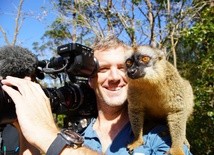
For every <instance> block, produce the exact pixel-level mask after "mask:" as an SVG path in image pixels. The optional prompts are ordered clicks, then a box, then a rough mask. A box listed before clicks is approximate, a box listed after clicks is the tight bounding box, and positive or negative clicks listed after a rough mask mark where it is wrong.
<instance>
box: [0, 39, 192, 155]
mask: <svg viewBox="0 0 214 155" xmlns="http://www.w3.org/2000/svg"><path fill="white" fill-rule="evenodd" d="M93 49H94V54H95V57H96V58H97V59H98V61H99V71H98V73H97V76H96V77H94V78H92V79H90V85H91V87H92V88H93V89H94V90H95V93H96V96H97V109H98V117H97V118H96V119H94V120H93V121H92V123H91V124H90V125H89V126H88V127H87V129H86V130H85V132H84V133H83V138H84V146H83V147H79V148H77V149H75V148H73V147H65V148H64V149H62V152H61V150H60V152H61V154H78V155H81V154H89V155H94V154H107V155H110V154H122V155H125V154H129V151H128V150H127V149H126V146H127V144H128V143H129V142H130V141H131V140H132V139H133V134H132V132H131V127H130V123H129V118H128V113H127V102H126V98H127V80H126V76H125V68H124V61H125V55H126V54H127V51H129V47H128V46H126V45H125V44H124V43H122V42H120V41H119V40H117V39H116V38H114V37H106V38H102V39H99V40H97V41H96V42H95V44H94V46H93ZM2 83H3V86H2V88H3V89H4V90H5V91H6V92H7V93H8V94H9V95H10V96H11V98H12V99H13V101H14V102H15V105H16V113H17V118H18V122H19V125H20V129H21V131H22V133H23V136H24V137H25V138H23V142H22V143H24V144H28V146H31V145H33V146H34V147H36V148H38V149H40V150H41V151H42V152H44V153H46V152H47V151H50V150H51V149H50V148H52V149H56V150H57V149H58V148H59V147H60V143H53V142H56V137H58V136H57V133H59V132H60V131H59V129H58V127H57V126H56V124H55V123H54V119H53V117H52V113H51V108H50V103H49V100H48V98H47V97H46V96H45V94H44V92H43V90H42V89H41V87H40V86H39V85H38V84H36V83H33V82H31V81H30V80H25V79H19V78H14V77H7V78H6V79H5V80H2ZM11 85H12V86H16V87H17V88H18V90H19V91H17V90H15V89H13V88H12V87H10V86H11ZM150 124H152V123H150ZM148 129H149V130H148V132H147V134H146V135H144V139H145V142H146V143H145V145H142V146H140V147H139V148H137V149H135V150H134V151H133V153H134V154H135V153H136V154H138V155H139V154H142V155H143V154H145V155H149V154H157V155H158V154H165V153H166V152H167V151H168V150H169V148H170V136H169V134H168V132H167V127H166V126H165V125H156V126H155V127H154V126H153V125H149V127H148ZM29 143H30V144H31V145H29ZM53 144H57V145H53ZM24 146H26V145H24ZM34 147H31V149H28V148H27V147H25V149H22V150H23V154H24V153H26V152H27V153H28V154H29V153H30V152H31V153H32V152H33V151H34V149H35V148H34ZM49 147H50V148H49ZM57 151H59V150H57ZM184 151H185V152H186V154H190V153H189V151H188V149H187V148H186V146H184ZM53 153H54V152H53ZM49 154H50V153H49Z"/></svg>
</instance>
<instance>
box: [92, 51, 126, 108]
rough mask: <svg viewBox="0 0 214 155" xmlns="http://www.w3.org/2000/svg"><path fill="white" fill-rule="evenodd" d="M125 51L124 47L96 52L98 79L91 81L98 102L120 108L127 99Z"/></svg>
mask: <svg viewBox="0 0 214 155" xmlns="http://www.w3.org/2000/svg"><path fill="white" fill-rule="evenodd" d="M125 50H126V49H124V48H123V47H117V48H110V49H105V50H102V49H101V50H99V51H95V57H96V58H97V59H98V61H99V67H100V68H99V71H98V73H97V77H95V78H93V79H92V80H91V86H92V87H93V88H94V90H95V92H96V94H97V96H98V98H97V99H98V102H99V103H100V102H101V103H105V104H107V105H109V106H120V105H122V104H123V103H124V102H125V101H126V98H127V87H128V86H127V79H126V76H125V67H124V62H125Z"/></svg>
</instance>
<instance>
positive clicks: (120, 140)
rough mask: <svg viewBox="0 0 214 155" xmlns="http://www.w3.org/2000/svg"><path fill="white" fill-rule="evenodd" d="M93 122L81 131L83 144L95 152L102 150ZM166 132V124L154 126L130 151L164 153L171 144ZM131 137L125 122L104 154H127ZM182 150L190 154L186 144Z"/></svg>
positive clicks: (146, 154) (151, 154)
mask: <svg viewBox="0 0 214 155" xmlns="http://www.w3.org/2000/svg"><path fill="white" fill-rule="evenodd" d="M94 122H95V120H93V121H92V122H91V123H90V124H89V126H88V127H87V128H86V130H85V131H84V132H83V137H84V145H85V146H87V147H89V148H91V149H92V150H95V151H97V152H102V146H101V143H100V141H99V138H98V136H97V134H96V132H95V131H94V130H93V124H94ZM167 133H168V129H167V127H166V126H164V125H158V126H156V127H155V128H153V129H152V130H150V131H149V132H148V133H147V134H146V135H144V136H143V138H144V142H145V144H144V145H141V146H139V147H138V148H136V149H135V150H134V151H133V152H132V153H133V155H164V154H165V153H166V152H167V151H169V149H170V145H171V139H170V135H169V134H167ZM133 138H134V135H133V133H132V130H131V125H130V123H127V124H126V125H125V126H124V128H123V129H122V130H121V131H120V132H119V133H118V135H117V136H116V137H115V139H114V140H113V142H112V144H111V145H110V146H109V147H108V149H107V151H106V152H105V154H106V155H113V154H115V155H129V152H128V150H127V149H126V147H127V145H128V144H129V143H130V142H131V141H132V140H133ZM184 152H185V155H192V154H191V153H190V152H189V149H188V148H187V146H186V145H184Z"/></svg>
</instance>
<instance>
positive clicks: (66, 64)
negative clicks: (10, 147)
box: [0, 43, 99, 124]
mask: <svg viewBox="0 0 214 155" xmlns="http://www.w3.org/2000/svg"><path fill="white" fill-rule="evenodd" d="M57 53H58V55H59V57H57V58H55V57H53V58H51V59H50V60H49V61H46V60H42V61H39V62H38V65H37V68H39V69H37V70H39V72H38V74H39V75H41V74H49V75H52V77H56V76H57V75H59V74H64V75H67V76H68V78H69V81H68V82H67V81H64V85H63V86H62V87H60V88H43V90H44V92H45V94H46V96H47V97H48V98H49V99H50V104H51V108H52V112H53V113H56V114H66V115H67V116H69V117H71V118H72V119H78V120H79V119H80V118H91V117H96V115H97V110H96V96H95V93H94V91H93V89H92V88H90V86H89V84H88V79H89V78H91V77H93V76H95V75H96V73H97V71H98V68H99V64H98V61H97V60H96V59H95V58H94V53H93V50H92V49H91V48H89V47H86V46H83V45H81V44H78V43H69V44H65V45H62V46H59V47H58V48H57ZM15 119H16V113H15V106H14V103H13V101H12V99H11V98H10V97H9V96H8V95H7V94H6V93H5V92H4V91H3V90H2V88H1V86H0V124H6V123H11V122H13V121H14V120H15ZM73 121H75V120H73Z"/></svg>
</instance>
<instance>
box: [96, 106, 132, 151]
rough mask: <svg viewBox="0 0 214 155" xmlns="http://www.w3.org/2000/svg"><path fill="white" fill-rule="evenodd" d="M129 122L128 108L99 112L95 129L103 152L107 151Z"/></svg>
mask: <svg viewBox="0 0 214 155" xmlns="http://www.w3.org/2000/svg"><path fill="white" fill-rule="evenodd" d="M116 109H117V110H116ZM128 121H129V119H128V112H127V107H120V108H119V107H114V110H110V109H109V110H108V111H107V110H106V111H99V112H98V118H97V120H96V122H95V124H94V126H93V128H94V130H95V131H96V133H97V135H98V137H99V139H100V141H101V144H102V148H103V152H105V151H106V150H107V148H108V147H109V145H110V144H111V143H112V141H113V140H114V138H115V137H116V136H117V134H118V133H119V132H120V131H121V130H122V128H123V127H124V126H125V125H126V124H127V122H128Z"/></svg>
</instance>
